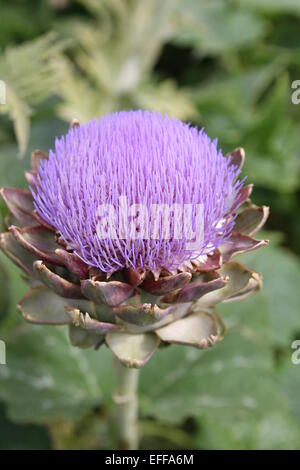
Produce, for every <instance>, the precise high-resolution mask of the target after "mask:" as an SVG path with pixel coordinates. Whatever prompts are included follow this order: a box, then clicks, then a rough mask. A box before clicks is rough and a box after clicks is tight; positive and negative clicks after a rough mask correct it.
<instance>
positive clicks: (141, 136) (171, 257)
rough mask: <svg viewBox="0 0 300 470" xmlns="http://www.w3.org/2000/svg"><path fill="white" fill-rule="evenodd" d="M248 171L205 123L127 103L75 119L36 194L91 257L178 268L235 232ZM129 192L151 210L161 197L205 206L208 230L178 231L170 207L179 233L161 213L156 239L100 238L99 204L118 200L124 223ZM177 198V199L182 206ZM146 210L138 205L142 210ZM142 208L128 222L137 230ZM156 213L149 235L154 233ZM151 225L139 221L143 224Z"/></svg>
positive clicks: (101, 262)
mask: <svg viewBox="0 0 300 470" xmlns="http://www.w3.org/2000/svg"><path fill="white" fill-rule="evenodd" d="M237 175H238V170H237V168H235V167H234V166H232V165H230V163H229V160H228V159H227V158H226V157H224V156H223V155H222V152H221V151H220V150H218V148H217V142H216V141H211V140H210V139H209V137H208V136H207V135H206V134H205V132H204V131H203V130H201V131H199V130H198V129H197V128H194V127H191V126H189V125H187V124H185V123H183V122H181V121H179V120H177V119H172V118H169V117H167V116H163V115H160V114H157V113H155V112H148V111H141V110H139V111H129V112H126V111H122V112H119V113H115V114H111V115H106V116H104V117H101V118H100V119H99V120H97V119H94V120H92V121H90V122H89V123H88V124H85V125H81V126H80V127H73V128H72V129H70V130H69V132H68V133H67V135H66V136H64V137H61V138H59V139H56V141H55V149H54V151H50V154H49V159H48V160H44V161H43V162H42V163H41V164H40V167H39V169H38V175H37V178H36V190H33V196H34V202H35V207H36V210H37V211H38V213H39V215H40V216H41V217H42V218H43V219H44V220H45V221H46V222H48V223H49V224H50V225H52V226H53V227H54V228H55V229H56V230H57V231H58V232H59V233H60V235H61V238H62V239H63V240H64V241H65V242H66V243H67V245H68V247H69V248H70V249H72V250H73V251H74V252H75V253H76V254H77V255H78V256H79V257H80V258H81V259H82V260H83V261H85V262H86V263H87V264H89V265H90V266H95V267H98V268H100V269H101V270H102V271H104V272H108V273H112V272H114V271H117V270H120V269H123V268H130V267H132V268H145V269H158V268H162V267H165V268H170V267H176V266H178V265H180V264H181V263H182V262H184V261H187V260H190V259H192V258H195V257H197V256H199V255H202V254H206V253H207V252H209V251H212V250H213V249H215V248H216V247H218V246H219V245H220V243H222V242H223V241H224V240H226V239H227V238H228V236H229V235H230V233H231V231H232V227H233V223H234V222H233V218H232V217H230V210H231V207H232V205H233V203H234V201H235V199H236V196H237V193H238V191H239V190H240V187H241V182H240V181H238V180H237ZM120 197H122V198H124V197H125V198H126V201H127V205H128V207H130V206H132V205H134V204H139V205H141V206H143V207H144V208H145V213H148V214H151V208H152V209H153V205H165V206H167V207H169V208H172V207H173V208H174V207H178V208H181V209H182V214H183V213H184V207H185V206H186V205H190V206H191V207H192V209H193V210H192V218H191V225H192V227H191V229H193V230H194V229H195V227H194V226H195V223H196V207H197V205H198V206H199V205H201V207H202V208H203V214H202V227H201V230H202V239H201V243H200V244H199V246H196V247H193V249H192V250H191V249H190V247H189V243H188V242H189V240H188V238H187V236H186V234H185V230H183V236H182V237H181V238H179V237H176V236H174V227H175V225H176V224H178V220H177V219H176V217H177V218H178V214H177V216H176V211H173V212H172V211H171V212H170V227H169V233H170V236H169V238H167V237H165V233H164V230H163V227H162V222H163V220H164V217H163V214H162V215H161V218H160V219H159V220H156V224H157V227H158V228H157V227H156V228H157V232H156V238H155V239H154V238H151V237H147V238H145V237H142V236H141V237H139V236H138V235H137V236H136V238H135V239H133V238H130V237H127V238H126V237H125V238H124V237H123V238H119V237H112V236H107V237H99V236H98V230H97V227H98V224H99V207H100V206H105V207H108V206H110V207H113V208H114V209H115V213H116V214H117V225H118V224H119V223H120V214H119V203H120ZM174 205H175V206H174ZM136 215H138V212H137V214H136ZM132 219H134V217H133V216H131V217H128V219H126V220H125V222H124V230H125V233H127V234H128V233H129V232H130V230H131V229H132ZM151 222H152V223H153V221H151V220H150V218H147V220H146V221H145V226H144V227H142V230H141V234H144V233H145V232H147V231H148V233H150V232H151V229H152V225H151ZM140 229H141V227H138V231H139V230H140Z"/></svg>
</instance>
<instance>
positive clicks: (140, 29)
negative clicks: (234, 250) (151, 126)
mask: <svg viewBox="0 0 300 470" xmlns="http://www.w3.org/2000/svg"><path fill="white" fill-rule="evenodd" d="M0 14H1V17H0V79H2V80H4V81H5V83H6V87H7V104H6V105H0V152H1V156H0V186H19V187H23V186H25V179H24V177H23V171H24V169H26V168H27V167H28V166H29V155H30V152H31V151H32V150H34V149H36V148H41V149H44V150H47V149H49V148H51V147H52V146H53V143H54V139H55V137H56V136H59V135H61V134H62V133H64V132H66V130H67V129H68V123H69V121H70V120H71V119H72V118H74V117H75V118H78V119H79V120H80V121H81V122H84V121H87V120H88V119H90V118H92V117H94V116H99V115H100V114H103V113H106V112H108V111H116V110H120V109H131V108H139V107H141V108H147V109H150V110H151V109H154V110H157V111H162V112H167V113H169V114H170V115H172V116H175V117H179V118H181V119H183V120H186V121H190V122H192V123H194V124H196V125H198V126H200V127H202V126H204V127H205V128H206V131H207V132H208V134H209V135H210V136H211V137H212V138H215V137H218V139H219V143H220V145H221V147H222V148H223V150H224V151H229V150H232V149H234V148H235V147H237V146H242V147H244V148H245V149H246V155H247V159H246V165H245V168H244V174H245V175H247V176H248V181H249V182H253V183H255V191H254V196H253V200H254V202H255V203H257V204H266V205H269V206H271V215H270V218H269V221H268V223H267V227H266V232H265V233H264V234H263V236H264V237H266V238H269V239H270V246H269V247H267V248H264V249H263V250H260V251H259V252H258V253H255V252H254V253H251V254H248V255H247V256H245V258H247V263H248V264H249V265H250V266H251V267H253V268H255V269H257V270H259V271H261V272H262V273H263V275H264V289H263V291H262V292H261V293H259V294H258V295H256V296H255V297H252V298H249V299H248V300H246V301H243V302H239V303H237V304H235V303H229V304H227V305H225V306H223V307H222V309H221V310H222V312H221V313H222V314H223V318H224V321H225V323H226V325H227V327H228V334H227V336H226V338H225V340H224V342H222V343H220V344H219V345H217V347H215V348H214V349H212V350H209V351H205V352H203V351H198V350H192V351H191V350H185V349H184V348H181V347H178V348H177V347H175V346H172V347H170V348H167V349H165V350H163V351H161V352H158V353H156V355H155V356H154V358H153V359H152V360H151V361H150V363H149V364H148V365H146V366H145V368H144V369H143V370H142V373H141V384H140V416H141V433H142V444H141V445H142V447H143V448H147V449H149V448H166V449H167V448H200V449H202V448H209V449H215V448H220V449H266V448H271V449H299V448H300V398H299V395H300V365H299V366H296V365H293V364H292V362H291V354H292V352H293V349H292V348H291V343H292V341H293V340H295V339H300V289H299V286H300V263H299V255H300V209H299V202H300V192H299V189H300V178H299V175H300V158H299V153H300V132H299V129H300V105H298V106H296V105H293V104H292V102H291V94H292V89H291V83H292V81H293V80H297V79H300V2H299V0H284V1H283V0H227V1H226V0H207V1H206V0H201V1H200V0H164V1H161V0H77V1H76V0H74V1H71V0H44V1H39V2H36V1H33V0H29V1H25V0H24V1H22V0H14V1H13V0H1V13H0ZM0 213H1V217H0V224H1V225H3V220H4V217H5V208H4V205H3V204H2V202H1V205H0ZM25 290H26V286H25V284H24V282H23V281H22V278H21V276H20V272H19V271H18V269H17V268H15V267H14V266H13V265H12V264H11V263H10V262H9V261H7V260H6V259H5V258H4V256H2V255H1V256H0V339H3V340H5V341H6V345H7V366H3V365H0V449H6V448H10V449H24V448H25V449H31V448H34V449H39V448H41V449H49V448H52V449H53V448H56V449H80V448H86V449H93V448H105V449H108V448H113V447H114V445H115V441H114V435H113V432H112V430H111V414H112V403H111V398H110V393H111V390H112V388H113V380H114V379H113V370H112V367H111V357H110V355H109V353H108V351H107V350H105V348H102V349H101V350H100V351H99V352H95V351H82V350H76V349H75V348H71V347H70V346H69V344H68V341H67V338H66V331H65V329H64V327H61V328H59V327H57V328H54V327H51V328H47V327H38V326H32V325H27V324H25V322H24V321H23V320H21V319H20V318H19V316H18V314H17V313H16V303H17V301H18V299H19V298H20V297H21V296H22V294H23V293H24V292H25Z"/></svg>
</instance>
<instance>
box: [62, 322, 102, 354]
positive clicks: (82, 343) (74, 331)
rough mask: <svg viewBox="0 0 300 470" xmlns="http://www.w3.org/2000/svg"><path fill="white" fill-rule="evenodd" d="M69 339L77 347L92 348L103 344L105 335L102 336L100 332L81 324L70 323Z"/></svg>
mask: <svg viewBox="0 0 300 470" xmlns="http://www.w3.org/2000/svg"><path fill="white" fill-rule="evenodd" d="M69 339H70V341H71V344H72V346H76V347H77V348H82V349H86V348H90V347H97V349H98V347H99V346H101V345H102V344H103V343H104V341H105V335H104V334H103V335H102V336H101V335H100V334H98V333H93V332H92V331H87V330H85V329H84V328H81V327H80V326H75V325H73V324H72V325H69Z"/></svg>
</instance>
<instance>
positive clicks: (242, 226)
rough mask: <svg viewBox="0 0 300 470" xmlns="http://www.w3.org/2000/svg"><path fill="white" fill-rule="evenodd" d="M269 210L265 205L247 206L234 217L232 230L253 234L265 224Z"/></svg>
mask: <svg viewBox="0 0 300 470" xmlns="http://www.w3.org/2000/svg"><path fill="white" fill-rule="evenodd" d="M269 212H270V209H269V207H267V206H262V207H258V206H255V205H251V206H250V207H247V208H246V209H244V210H243V211H242V212H240V214H239V215H238V216H237V218H236V219H235V224H234V230H235V231H237V232H241V233H244V234H246V235H254V234H255V233H256V232H258V230H260V229H261V227H262V226H263V225H264V224H265V222H266V220H267V218H268V216H269Z"/></svg>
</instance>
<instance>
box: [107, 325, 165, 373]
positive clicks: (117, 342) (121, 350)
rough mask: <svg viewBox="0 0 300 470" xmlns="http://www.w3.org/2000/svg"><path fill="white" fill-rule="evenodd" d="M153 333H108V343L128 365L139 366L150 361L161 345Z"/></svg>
mask: <svg viewBox="0 0 300 470" xmlns="http://www.w3.org/2000/svg"><path fill="white" fill-rule="evenodd" d="M159 342H160V340H159V338H158V337H157V336H156V335H155V334H153V333H142V334H130V333H117V332H116V333H108V334H107V335H106V343H107V345H108V347H109V348H110V349H111V350H112V352H113V353H114V354H115V355H116V356H117V358H118V359H119V360H120V361H121V362H122V363H123V364H124V365H125V366H126V367H135V368H139V367H142V366H143V365H145V364H146V362H148V361H149V359H150V357H151V356H152V355H153V354H154V352H155V351H156V349H157V348H158V345H159Z"/></svg>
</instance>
